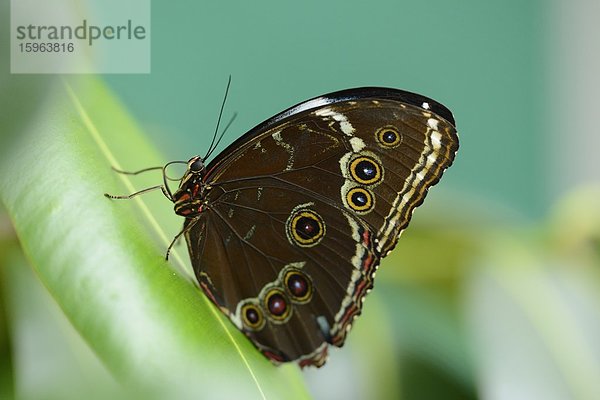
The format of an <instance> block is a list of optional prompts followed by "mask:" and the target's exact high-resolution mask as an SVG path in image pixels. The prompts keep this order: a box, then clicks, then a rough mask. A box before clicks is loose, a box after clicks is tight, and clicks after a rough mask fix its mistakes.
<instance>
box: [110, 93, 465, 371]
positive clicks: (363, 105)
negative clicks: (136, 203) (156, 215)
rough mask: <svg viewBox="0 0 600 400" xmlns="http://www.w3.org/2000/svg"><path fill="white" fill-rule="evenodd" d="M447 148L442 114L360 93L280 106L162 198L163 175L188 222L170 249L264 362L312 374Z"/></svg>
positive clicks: (449, 126)
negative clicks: (181, 248)
mask: <svg viewBox="0 0 600 400" xmlns="http://www.w3.org/2000/svg"><path fill="white" fill-rule="evenodd" d="M211 150H214V148H213V147H212V144H211ZM457 150H458V136H457V132H456V128H455V122H454V118H453V116H452V113H451V112H450V111H449V110H448V109H447V108H446V107H444V106H443V105H442V104H440V103H438V102H436V101H435V100H432V99H429V98H427V97H424V96H421V95H418V94H415V93H410V92H406V91H402V90H398V89H391V88H380V87H363V88H356V89H348V90H343V91H338V92H334V93H329V94H325V95H323V96H319V97H316V98H313V99H310V100H307V101H305V102H302V103H300V104H297V105H295V106H293V107H291V108H288V109H287V110H285V111H283V112H281V113H279V114H277V115H275V116H274V117H272V118H270V119H268V120H266V121H264V122H263V123H261V124H259V125H258V126H256V127H255V128H253V129H251V130H250V131H249V132H247V133H246V134H244V135H243V136H241V137H240V138H239V139H237V140H236V141H234V142H233V143H232V144H231V145H230V146H228V147H227V148H226V149H225V150H224V151H222V152H221V153H220V154H218V155H217V156H216V157H214V159H212V160H211V161H210V162H207V160H206V158H207V157H206V156H205V157H200V156H195V157H192V158H191V159H190V160H189V161H187V163H186V164H187V169H186V172H185V173H184V175H183V177H182V178H181V180H180V182H179V187H178V189H177V190H176V191H175V192H173V193H172V192H171V190H170V189H169V188H168V185H167V182H166V174H165V169H164V168H165V167H163V177H165V179H164V184H163V185H159V186H156V187H155V188H160V189H162V191H163V193H164V194H165V195H166V196H167V197H168V198H169V199H170V200H171V201H172V202H173V203H174V209H175V213H177V214H178V215H180V216H182V217H184V218H185V220H184V226H183V230H182V231H181V233H180V234H179V235H178V237H179V236H181V235H183V236H185V239H186V241H187V246H188V250H189V256H190V259H191V263H192V266H193V269H194V272H195V275H196V278H197V280H198V283H199V285H200V288H201V289H202V290H203V292H204V293H205V294H206V295H207V296H208V297H209V298H210V300H211V301H212V302H213V303H214V304H216V305H217V306H218V307H219V309H220V310H221V311H222V312H223V313H224V314H226V315H227V316H228V317H229V319H230V320H231V322H232V323H233V324H234V325H235V326H236V327H237V328H238V329H239V330H240V331H242V332H243V333H244V334H245V335H246V336H247V337H248V338H249V339H250V340H251V341H252V343H253V344H254V345H255V346H256V348H257V349H258V350H259V351H260V352H262V353H263V354H264V355H265V356H266V357H267V358H268V359H269V360H271V361H272V362H273V363H275V364H279V363H284V362H292V361H293V362H297V363H298V364H299V365H300V366H301V367H305V366H309V365H312V366H317V367H320V366H322V365H323V364H324V363H325V362H326V360H327V354H328V348H329V346H330V345H333V346H338V347H341V346H342V345H343V344H344V341H345V340H346V336H347V334H348V332H349V331H350V328H351V325H352V323H353V321H354V320H355V319H356V317H358V316H359V315H360V313H361V308H362V303H363V300H364V298H365V295H366V294H367V293H368V292H369V291H370V290H371V289H372V287H373V281H374V278H375V272H376V270H377V268H378V266H379V263H380V261H381V259H382V258H383V257H385V256H387V255H388V254H389V253H390V252H391V251H392V249H393V248H394V247H395V246H396V243H397V241H398V238H399V236H400V234H401V233H402V231H403V230H404V229H405V228H406V227H407V226H408V223H409V221H410V219H411V216H412V214H413V211H414V209H415V208H416V207H418V206H419V205H420V204H421V203H422V202H423V200H424V198H425V196H426V194H427V191H428V189H429V188H430V187H431V186H433V185H435V184H436V183H437V182H438V181H439V180H440V178H441V177H442V174H443V172H444V171H445V170H446V169H447V168H448V167H449V166H450V165H451V164H452V162H453V160H454V157H455V154H456V152H457ZM209 153H210V151H209ZM151 189H152V188H151ZM145 191H147V190H144V191H142V192H145ZM136 194H137V193H136ZM108 196H109V197H111V198H130V197H131V196H110V195H108Z"/></svg>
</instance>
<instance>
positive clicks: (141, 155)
mask: <svg viewBox="0 0 600 400" xmlns="http://www.w3.org/2000/svg"><path fill="white" fill-rule="evenodd" d="M47 93H49V94H48V95H47V96H45V97H44V98H43V100H42V102H41V104H40V106H39V107H38V109H37V110H35V111H32V112H31V114H30V115H29V116H28V118H27V123H26V124H24V127H23V129H21V130H19V131H18V132H16V131H15V132H13V135H12V138H11V140H10V141H6V143H10V146H8V145H7V146H5V147H3V150H2V154H1V156H2V158H1V160H0V198H1V200H2V202H3V203H4V205H5V207H6V208H7V210H8V213H9V215H10V218H11V219H12V222H13V225H14V227H15V230H16V232H17V235H18V237H19V239H20V241H21V244H22V247H23V249H24V252H25V253H26V255H27V257H28V258H29V260H30V262H31V264H32V266H33V268H34V269H35V272H36V273H37V274H38V276H39V278H40V280H41V281H42V282H43V284H44V285H45V286H46V287H47V289H48V291H49V292H50V294H51V295H52V297H53V298H54V299H55V300H56V302H57V303H58V304H59V306H60V307H61V308H62V310H63V311H64V313H65V315H66V316H67V317H68V319H69V320H70V321H71V323H72V324H73V325H74V327H75V328H76V329H77V331H78V332H79V333H80V334H81V335H82V337H83V338H84V339H85V341H87V342H88V343H89V345H90V346H91V348H92V349H93V350H94V351H95V353H96V354H97V355H98V357H99V358H100V359H101V360H102V361H103V363H104V364H105V365H106V366H107V367H108V369H109V370H110V371H111V372H112V374H113V375H114V376H115V378H116V379H117V380H118V381H120V382H122V383H123V384H125V385H126V387H134V388H139V389H140V390H142V389H143V392H144V393H146V394H151V395H153V396H156V397H167V396H169V397H172V398H187V397H203V398H259V399H260V398H286V399H289V398H306V397H308V394H307V392H306V389H305V388H304V384H303V382H302V378H301V376H300V374H299V373H298V370H297V367H295V366H293V365H286V366H283V367H279V368H276V367H274V366H272V365H271V364H270V363H269V362H268V361H267V360H266V359H265V358H264V357H263V356H262V355H261V354H260V353H259V352H257V351H256V350H255V349H254V347H253V346H252V344H251V343H250V342H249V341H248V340H247V339H246V338H245V337H244V336H243V335H242V334H241V333H240V332H238V331H237V330H236V329H235V328H234V327H233V325H231V324H230V323H229V321H228V320H227V319H226V318H225V317H224V316H222V314H221V313H220V312H219V311H218V310H217V309H216V308H215V307H214V306H213V305H212V304H211V303H210V302H209V300H208V299H207V298H206V297H205V296H204V295H203V294H202V293H201V292H200V290H199V289H198V288H197V286H196V285H195V284H194V283H193V279H192V277H191V272H190V271H191V269H190V267H189V265H187V256H186V255H185V252H186V251H185V249H183V246H181V248H177V247H176V249H175V250H174V251H173V253H172V257H171V261H170V263H172V264H170V263H167V262H165V260H164V252H165V250H166V248H167V246H168V244H169V242H170V240H171V238H172V237H174V235H175V234H176V233H177V232H178V231H179V230H180V229H181V223H182V221H181V219H180V218H177V217H176V216H175V215H174V214H173V211H172V205H171V204H170V203H169V202H168V201H167V200H166V199H165V198H164V197H163V196H162V194H161V193H160V191H159V192H157V193H154V194H147V195H145V196H142V197H138V198H136V199H135V200H132V201H110V200H108V199H106V198H105V197H104V196H103V193H104V192H111V193H118V194H122V193H130V192H133V191H134V190H135V188H137V189H140V188H143V187H146V186H151V185H154V184H157V183H158V182H160V179H161V177H160V173H152V172H149V173H147V174H146V175H145V176H139V177H138V176H136V177H133V179H131V180H130V179H129V177H127V176H117V175H116V174H115V173H114V172H113V171H111V169H110V167H111V166H114V167H117V168H124V169H139V168H143V167H148V166H157V165H162V164H164V162H165V160H163V159H162V158H161V157H160V155H159V154H158V152H157V151H156V150H154V149H153V148H152V146H151V145H150V144H149V143H148V142H147V140H146V139H145V138H144V136H143V135H142V134H141V133H140V130H139V128H138V127H137V126H136V124H135V123H134V121H132V120H131V118H130V117H129V116H128V115H127V114H126V113H125V112H124V111H123V107H122V106H121V104H119V103H118V101H116V100H115V98H114V96H113V95H112V94H111V93H110V92H109V91H108V90H107V89H106V88H105V86H104V85H103V84H102V82H100V81H98V80H96V79H94V78H91V77H80V78H77V79H75V80H72V81H69V82H67V81H61V80H58V81H55V82H52V83H51V84H50V85H49V86H48V88H47ZM133 181H135V187H134V183H133ZM177 271H179V272H177ZM182 272H183V273H182Z"/></svg>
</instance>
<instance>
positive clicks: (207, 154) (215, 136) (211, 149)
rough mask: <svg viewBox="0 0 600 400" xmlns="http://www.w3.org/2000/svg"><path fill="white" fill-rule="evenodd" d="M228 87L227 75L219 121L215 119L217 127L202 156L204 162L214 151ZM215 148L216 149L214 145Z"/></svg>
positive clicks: (229, 81) (229, 80) (229, 82)
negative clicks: (204, 154)
mask: <svg viewBox="0 0 600 400" xmlns="http://www.w3.org/2000/svg"><path fill="white" fill-rule="evenodd" d="M230 85H231V75H229V79H228V80H227V88H225V96H223V103H221V110H220V111H219V119H217V126H216V127H215V133H214V134H213V138H212V141H211V142H210V146H208V151H207V152H206V156H204V160H206V158H207V157H208V156H209V155H210V153H211V152H212V151H213V150H214V148H213V144H215V140H216V139H217V134H218V132H219V125H220V124H221V117H222V116H223V110H224V109H225V101H227V95H228V94H229V86H230ZM221 136H222V135H221ZM219 140H220V139H219ZM217 144H218V142H217ZM215 147H216V145H215Z"/></svg>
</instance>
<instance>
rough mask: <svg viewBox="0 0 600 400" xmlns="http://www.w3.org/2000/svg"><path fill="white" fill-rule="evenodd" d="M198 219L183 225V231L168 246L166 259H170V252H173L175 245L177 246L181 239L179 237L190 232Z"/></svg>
mask: <svg viewBox="0 0 600 400" xmlns="http://www.w3.org/2000/svg"><path fill="white" fill-rule="evenodd" d="M196 221H197V220H192V222H190V223H189V224H187V225H186V226H184V227H183V229H182V230H181V232H179V233H178V234H177V235H175V237H174V238H173V240H172V241H171V244H170V245H169V247H167V254H165V260H168V259H169V254H170V253H171V249H172V248H173V246H175V243H176V242H177V241H178V240H179V238H180V237H181V236H183V235H185V233H186V232H188V231H189V230H190V229H192V228H193V227H194V225H196Z"/></svg>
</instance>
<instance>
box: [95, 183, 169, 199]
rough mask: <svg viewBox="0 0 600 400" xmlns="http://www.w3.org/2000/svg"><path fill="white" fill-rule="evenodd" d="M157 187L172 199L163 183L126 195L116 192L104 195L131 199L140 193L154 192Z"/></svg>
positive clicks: (112, 197) (110, 197)
mask: <svg viewBox="0 0 600 400" xmlns="http://www.w3.org/2000/svg"><path fill="white" fill-rule="evenodd" d="M156 189H160V190H162V192H163V194H164V195H165V196H166V197H167V198H169V199H171V197H170V196H169V195H170V193H168V192H167V190H166V189H165V187H164V186H163V185H156V186H152V187H149V188H146V189H142V190H140V191H137V192H135V193H131V194H128V195H124V196H116V195H114V194H108V193H104V197H107V198H109V199H114V200H130V199H132V198H133V197H135V196H138V195H140V194H144V193H148V192H152V191H153V190H156Z"/></svg>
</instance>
